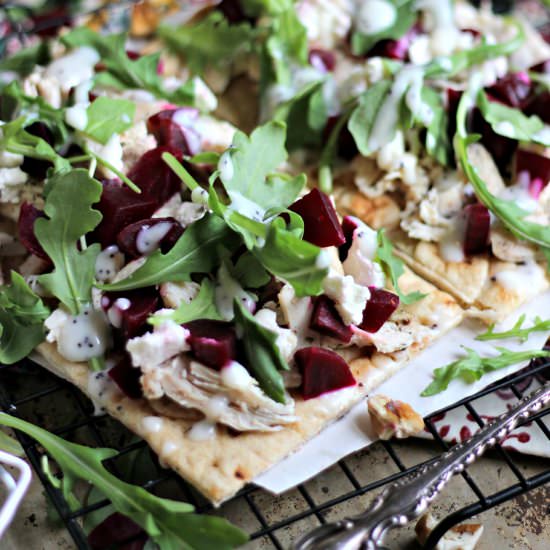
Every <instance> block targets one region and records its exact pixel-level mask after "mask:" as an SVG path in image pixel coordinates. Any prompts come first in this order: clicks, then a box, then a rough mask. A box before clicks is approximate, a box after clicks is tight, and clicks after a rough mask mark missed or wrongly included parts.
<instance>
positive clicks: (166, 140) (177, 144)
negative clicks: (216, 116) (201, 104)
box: [147, 107, 201, 155]
mask: <svg viewBox="0 0 550 550" xmlns="http://www.w3.org/2000/svg"><path fill="white" fill-rule="evenodd" d="M198 114H199V112H198V110H197V109H194V108H192V107H182V108H180V109H165V110H163V111H160V112H158V113H156V114H154V115H152V116H150V117H149V118H148V119H147V131H148V132H149V133H151V134H153V135H154V136H155V138H156V140H157V143H158V144H159V145H160V146H166V147H173V148H174V149H177V150H179V151H181V152H183V153H184V154H187V155H194V154H196V153H198V152H199V151H200V144H201V139H200V135H199V134H198V133H197V132H196V130H194V129H193V125H194V123H195V120H196V119H197V117H198Z"/></svg>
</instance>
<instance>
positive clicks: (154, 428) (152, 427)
mask: <svg viewBox="0 0 550 550" xmlns="http://www.w3.org/2000/svg"><path fill="white" fill-rule="evenodd" d="M141 425H142V426H143V429H144V430H145V431H146V432H149V433H153V434H154V433H158V432H160V430H162V426H163V421H162V418H160V417H159V416H145V417H144V418H143V420H142V421H141Z"/></svg>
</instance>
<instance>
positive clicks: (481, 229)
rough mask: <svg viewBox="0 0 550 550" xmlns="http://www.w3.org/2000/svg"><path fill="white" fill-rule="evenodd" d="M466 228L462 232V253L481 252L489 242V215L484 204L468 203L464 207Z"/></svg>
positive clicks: (468, 254)
mask: <svg viewBox="0 0 550 550" xmlns="http://www.w3.org/2000/svg"><path fill="white" fill-rule="evenodd" d="M464 216H465V218H466V230H465V232H464V254H466V255H467V256H471V255H472V254H481V253H483V252H485V251H486V250H487V246H488V244H489V229H490V227H491V216H490V215H489V210H488V209H487V207H486V206H484V205H483V204H480V203H475V204H469V205H468V206H466V207H465V208H464Z"/></svg>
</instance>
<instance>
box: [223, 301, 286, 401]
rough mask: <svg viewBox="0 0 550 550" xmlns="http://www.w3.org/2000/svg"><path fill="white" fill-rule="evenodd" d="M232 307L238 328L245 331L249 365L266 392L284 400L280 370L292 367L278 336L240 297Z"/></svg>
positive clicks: (244, 341)
mask: <svg viewBox="0 0 550 550" xmlns="http://www.w3.org/2000/svg"><path fill="white" fill-rule="evenodd" d="M233 309H234V312H235V324H236V326H237V330H238V331H240V332H241V333H242V342H243V346H244V354H245V356H246V358H247V363H246V364H247V365H248V368H249V369H250V370H251V372H252V375H253V376H254V378H256V380H258V382H259V384H260V388H262V390H263V391H264V393H265V394H266V395H268V396H269V397H271V399H273V400H274V401H277V402H278V403H285V401H286V398H285V395H286V392H285V384H284V380H283V377H282V375H281V373H280V372H279V371H281V370H289V369H290V367H289V366H288V364H287V362H286V361H285V360H284V358H283V357H282V355H281V352H280V350H279V348H278V347H277V343H276V342H277V335H276V334H275V333H274V332H271V331H270V330H268V329H266V328H265V327H263V326H262V325H260V323H258V322H257V321H256V319H254V316H253V315H252V314H251V313H250V312H249V311H248V310H247V309H246V308H245V307H244V306H243V305H242V304H241V303H240V301H239V300H235V301H234V305H233Z"/></svg>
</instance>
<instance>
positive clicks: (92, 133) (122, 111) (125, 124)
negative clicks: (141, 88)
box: [84, 96, 136, 145]
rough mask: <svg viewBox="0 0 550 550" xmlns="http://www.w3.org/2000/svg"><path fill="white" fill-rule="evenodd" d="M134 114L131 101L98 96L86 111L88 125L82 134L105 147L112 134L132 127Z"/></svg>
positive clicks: (133, 105)
mask: <svg viewBox="0 0 550 550" xmlns="http://www.w3.org/2000/svg"><path fill="white" fill-rule="evenodd" d="M135 112H136V105H135V103H134V102H133V101H128V100H127V99H116V98H111V97H106V96H99V97H98V98H97V99H95V100H94V101H93V102H92V103H91V104H90V106H89V107H88V109H86V113H87V115H88V124H87V125H86V128H85V129H84V133H85V134H86V135H88V136H89V137H91V138H92V139H94V140H95V141H98V142H99V143H102V144H103V145H105V144H106V143H107V142H108V141H109V139H110V138H111V136H112V135H113V134H120V133H121V132H124V130H127V129H128V128H130V126H132V124H133V121H134V114H135Z"/></svg>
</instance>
